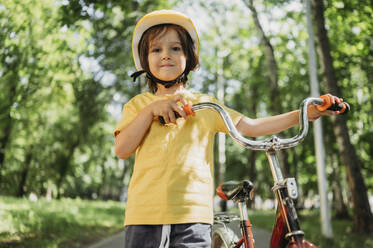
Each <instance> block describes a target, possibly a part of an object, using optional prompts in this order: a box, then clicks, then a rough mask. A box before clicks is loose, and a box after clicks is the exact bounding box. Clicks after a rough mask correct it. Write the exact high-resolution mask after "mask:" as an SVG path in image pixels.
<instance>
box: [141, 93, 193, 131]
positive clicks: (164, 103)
mask: <svg viewBox="0 0 373 248" xmlns="http://www.w3.org/2000/svg"><path fill="white" fill-rule="evenodd" d="M178 102H180V103H181V104H182V105H186V104H187V101H186V100H185V99H184V98H183V96H182V95H176V96H174V97H172V98H169V99H164V100H158V101H154V102H152V103H151V104H149V106H148V107H149V108H150V111H151V113H152V115H153V117H158V116H161V117H163V119H164V121H165V124H168V123H174V124H176V119H177V117H176V116H175V113H174V111H175V112H176V113H178V114H179V115H180V116H181V117H183V118H184V119H185V120H187V119H188V116H187V114H186V113H185V111H184V110H183V108H182V107H181V106H180V105H178V104H177V103H178Z"/></svg>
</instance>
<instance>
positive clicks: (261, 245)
mask: <svg viewBox="0 0 373 248" xmlns="http://www.w3.org/2000/svg"><path fill="white" fill-rule="evenodd" d="M232 229H233V231H234V232H236V233H237V232H238V233H239V226H238V224H235V225H234V226H232ZM253 235H254V238H255V248H268V247H269V241H270V237H271V234H270V233H269V232H268V231H265V230H262V229H258V228H253ZM89 248H124V231H121V232H119V233H117V234H115V235H114V236H111V237H109V238H107V239H104V240H102V241H100V242H98V243H96V244H94V245H91V246H89Z"/></svg>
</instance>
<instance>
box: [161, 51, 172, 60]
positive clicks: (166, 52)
mask: <svg viewBox="0 0 373 248" xmlns="http://www.w3.org/2000/svg"><path fill="white" fill-rule="evenodd" d="M168 59H170V54H169V52H168V51H163V52H162V60H168Z"/></svg>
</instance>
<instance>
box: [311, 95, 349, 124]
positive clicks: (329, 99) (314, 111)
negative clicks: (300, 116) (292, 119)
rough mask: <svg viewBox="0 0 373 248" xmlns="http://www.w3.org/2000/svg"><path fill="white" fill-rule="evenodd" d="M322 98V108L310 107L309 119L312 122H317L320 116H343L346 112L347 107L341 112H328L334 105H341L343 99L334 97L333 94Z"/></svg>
mask: <svg viewBox="0 0 373 248" xmlns="http://www.w3.org/2000/svg"><path fill="white" fill-rule="evenodd" d="M320 98H322V99H323V100H324V104H323V105H320V106H315V105H310V106H309V107H308V119H309V120H310V121H314V120H317V119H318V118H319V117H320V116H323V115H338V114H342V113H343V112H344V111H345V108H346V107H345V106H344V108H343V109H341V110H339V111H332V110H328V108H330V107H331V106H332V105H333V104H335V103H337V104H340V103H341V102H343V99H342V98H339V97H336V96H333V95H331V94H326V95H322V96H321V97H320Z"/></svg>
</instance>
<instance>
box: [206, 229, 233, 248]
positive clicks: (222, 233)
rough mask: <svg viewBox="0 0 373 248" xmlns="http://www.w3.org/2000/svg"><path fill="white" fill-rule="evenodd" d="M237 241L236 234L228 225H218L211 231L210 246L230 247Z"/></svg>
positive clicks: (214, 247)
mask: <svg viewBox="0 0 373 248" xmlns="http://www.w3.org/2000/svg"><path fill="white" fill-rule="evenodd" d="M237 242H238V237H237V235H236V234H235V233H234V232H233V230H232V229H230V228H229V227H219V228H217V229H216V230H215V231H214V232H213V233H212V248H232V247H235V245H236V243H237Z"/></svg>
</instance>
